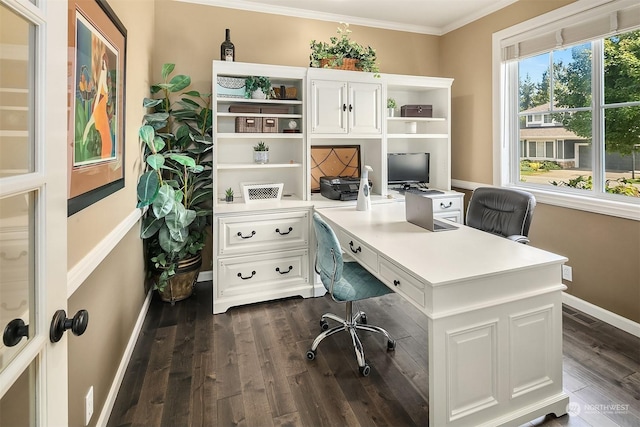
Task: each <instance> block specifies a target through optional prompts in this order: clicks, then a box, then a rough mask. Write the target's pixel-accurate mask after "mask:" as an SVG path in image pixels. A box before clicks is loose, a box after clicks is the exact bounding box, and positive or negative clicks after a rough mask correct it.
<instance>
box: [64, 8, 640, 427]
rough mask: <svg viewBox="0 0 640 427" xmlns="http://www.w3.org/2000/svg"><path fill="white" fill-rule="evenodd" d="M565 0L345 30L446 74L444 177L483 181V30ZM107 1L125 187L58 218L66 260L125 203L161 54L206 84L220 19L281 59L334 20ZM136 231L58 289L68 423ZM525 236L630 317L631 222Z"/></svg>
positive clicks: (260, 55)
mask: <svg viewBox="0 0 640 427" xmlns="http://www.w3.org/2000/svg"><path fill="white" fill-rule="evenodd" d="M568 3H571V1H569V0H556V1H544V0H521V1H520V2H518V3H516V4H514V5H512V6H509V7H508V8H506V9H504V10H502V11H499V12H497V13H494V14H492V15H490V16H488V17H486V18H484V19H481V20H479V21H477V22H475V23H472V24H469V25H467V26H465V27H463V28H461V29H459V30H456V31H453V32H451V33H449V34H447V35H445V36H443V37H435V36H428V35H419V34H412V33H402V32H397V31H386V30H379V29H372V28H365V27H358V26H352V29H353V31H354V33H353V37H354V39H356V40H357V41H359V42H361V43H363V44H370V45H372V46H374V47H375V48H376V49H377V52H378V56H379V62H380V68H381V71H382V72H385V73H398V74H415V75H432V76H446V77H453V78H454V79H455V81H454V84H453V117H454V121H453V135H452V140H453V141H452V151H453V155H452V157H453V159H452V162H453V164H452V166H453V178H454V179H459V180H464V181H470V182H478V183H487V184H490V183H491V180H492V152H491V150H492V132H491V119H492V116H491V114H492V112H491V35H492V33H493V32H495V31H497V30H500V29H503V28H505V27H508V26H510V25H513V24H515V23H518V22H521V21H524V20H526V19H529V18H531V17H533V16H536V15H538V14H541V13H544V12H547V11H549V10H553V9H555V8H557V7H560V6H563V5H565V4H568ZM109 4H110V5H111V7H112V8H113V9H114V10H115V12H116V13H117V15H118V16H119V18H120V19H121V21H122V22H123V23H124V25H125V27H126V28H127V31H128V46H127V48H128V52H127V89H126V99H127V103H126V108H127V111H126V119H127V120H126V122H127V129H126V135H127V136H126V186H125V188H124V189H123V190H120V191H119V192H117V193H115V194H113V195H111V196H109V197H108V198H106V199H104V200H102V201H100V202H98V203H96V204H95V205H92V206H90V207H88V208H86V209H85V210H83V211H81V212H79V213H77V214H76V215H74V216H72V217H70V218H69V220H68V234H69V241H68V245H69V248H68V260H69V267H70V268H71V267H73V266H74V265H76V264H77V263H78V262H80V260H82V258H83V257H84V256H85V255H86V254H87V253H88V252H89V251H90V250H92V249H93V248H94V247H96V245H98V244H99V243H100V242H101V241H102V240H103V239H104V238H105V236H107V235H108V234H109V232H110V231H111V230H112V229H113V228H114V227H116V226H117V225H118V224H119V223H120V222H122V221H123V220H124V218H125V217H126V216H127V215H128V214H129V213H131V211H132V209H133V207H134V206H135V201H136V196H135V187H136V182H137V176H138V171H139V163H138V138H137V130H138V126H139V124H140V123H141V119H142V115H143V114H144V111H143V109H142V107H141V102H142V99H143V98H144V97H145V96H148V87H149V83H151V82H156V81H158V80H159V70H160V67H161V65H162V64H163V63H165V62H174V63H175V64H176V71H177V72H179V73H183V74H189V75H190V76H191V77H192V79H193V86H192V87H193V88H194V89H197V90H200V91H203V92H210V88H211V61H212V60H213V59H218V58H219V50H220V43H221V42H222V40H223V38H224V29H225V28H230V29H231V39H232V41H233V43H234V44H235V46H236V50H237V60H238V61H243V62H257V63H268V64H281V65H292V66H307V65H308V56H309V41H310V40H311V39H322V40H325V39H328V37H329V36H330V35H333V34H334V33H335V29H336V28H337V23H331V22H324V21H313V20H308V19H296V18H287V17H280V16H276V15H269V14H260V13H252V12H243V11H236V10H230V9H222V8H216V7H206V6H202V5H193V4H188V3H179V2H174V1H169V0H156V1H155V2H154V1H153V0H136V1H130V0H109ZM137 233H138V229H137V227H134V228H133V229H132V230H131V231H130V232H129V233H128V234H127V236H126V237H125V238H124V239H123V240H122V241H121V242H120V243H119V245H118V246H117V247H116V248H115V249H114V250H113V251H112V253H111V254H110V255H109V256H108V257H107V259H105V261H104V262H103V263H102V264H101V265H100V266H99V267H98V268H97V269H96V271H95V272H94V273H93V274H92V275H91V276H90V277H89V278H88V279H87V281H86V282H85V283H84V284H83V285H82V286H81V287H80V289H78V290H77V291H76V293H75V294H74V295H73V296H72V297H71V298H70V300H69V310H68V311H69V313H70V314H73V313H75V311H77V310H78V309H81V308H85V309H88V310H89V313H90V318H91V321H90V325H89V328H88V330H87V332H86V333H85V335H84V336H83V337H80V338H78V337H71V338H70V339H69V413H70V425H83V414H82V411H83V409H82V404H83V401H84V395H85V394H86V392H87V389H88V387H89V386H90V385H93V386H94V387H95V397H94V399H95V415H94V418H93V420H92V424H91V425H95V421H96V419H97V415H98V414H99V413H100V411H101V408H102V406H103V404H104V399H105V397H106V395H107V393H108V388H109V386H110V385H111V383H112V381H113V379H114V375H115V372H116V369H117V366H118V364H119V362H120V360H121V357H122V353H123V351H124V349H125V346H126V344H127V340H128V339H129V336H130V334H131V331H132V329H133V326H134V323H135V320H136V316H137V315H138V313H139V311H140V308H141V306H142V303H143V299H144V289H143V262H142V258H141V253H142V252H141V251H142V245H141V241H140V239H139V238H138V234H137ZM531 237H532V239H533V241H534V244H535V245H536V246H539V247H542V248H545V249H549V250H552V251H554V252H558V253H560V254H562V255H565V256H567V257H568V258H569V259H570V261H569V264H570V265H572V266H573V267H574V272H573V274H574V280H573V282H571V283H569V285H570V287H569V292H570V293H572V294H574V295H576V296H577V297H579V298H582V299H585V300H586V301H589V302H592V303H594V304H597V305H600V306H602V307H604V308H605V309H607V310H611V311H613V312H615V313H618V314H620V315H622V316H624V317H627V318H629V319H632V320H634V321H636V322H639V321H640V301H639V300H640V266H639V263H638V262H637V254H638V253H640V248H639V246H640V223H639V222H637V221H628V220H623V219H618V218H612V217H607V216H602V215H595V214H589V213H585V212H579V211H574V210H570V209H562V208H556V207H552V206H545V205H539V207H538V210H537V211H536V215H535V219H534V222H533V225H532V229H531ZM210 252H211V247H210V245H209V248H208V253H205V254H204V256H205V259H209V260H210V259H211V253H210ZM620 254H625V255H622V256H621V255H620ZM626 254H630V255H626ZM633 256H635V258H633ZM621 259H622V260H621ZM208 268H209V269H210V268H211V265H210V263H209V267H208ZM205 269H206V264H205Z"/></svg>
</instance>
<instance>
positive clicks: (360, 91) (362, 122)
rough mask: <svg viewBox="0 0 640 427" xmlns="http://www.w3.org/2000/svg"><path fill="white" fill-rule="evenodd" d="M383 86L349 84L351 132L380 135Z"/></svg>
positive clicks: (348, 107)
mask: <svg viewBox="0 0 640 427" xmlns="http://www.w3.org/2000/svg"><path fill="white" fill-rule="evenodd" d="M381 94H382V85H381V84H372V83H349V104H348V106H347V110H348V111H349V132H350V133H363V134H380V133H381V132H382V118H381V116H380V111H381V107H380V99H381V98H380V97H381Z"/></svg>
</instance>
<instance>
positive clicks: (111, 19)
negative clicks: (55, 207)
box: [67, 0, 127, 216]
mask: <svg viewBox="0 0 640 427" xmlns="http://www.w3.org/2000/svg"><path fill="white" fill-rule="evenodd" d="M68 40H69V50H68V52H69V54H68V55H69V58H68V64H69V66H68V81H69V90H68V96H67V106H68V116H69V119H68V132H67V155H68V157H67V158H68V177H67V200H68V206H67V215H68V216H71V215H73V214H74V213H76V212H78V211H80V210H82V209H84V208H86V207H87V206H89V205H91V204H93V203H95V202H97V201H98V200H100V199H102V198H104V197H106V196H108V195H109V194H112V193H114V192H116V191H117V190H119V189H121V188H123V187H124V135H125V133H124V125H125V123H124V117H125V115H124V106H125V102H124V90H125V71H126V67H125V59H126V46H127V30H126V29H125V28H124V26H123V25H122V23H121V22H120V20H119V19H118V17H117V16H116V15H115V13H114V12H113V10H112V9H111V7H109V5H108V3H107V2H106V0H69V34H68Z"/></svg>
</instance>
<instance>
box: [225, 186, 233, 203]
mask: <svg viewBox="0 0 640 427" xmlns="http://www.w3.org/2000/svg"><path fill="white" fill-rule="evenodd" d="M224 200H225V201H226V202H227V203H231V202H233V189H232V188H231V187H229V188H227V189H226V191H225V192H224Z"/></svg>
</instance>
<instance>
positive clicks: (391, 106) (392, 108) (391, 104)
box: [387, 98, 398, 117]
mask: <svg viewBox="0 0 640 427" xmlns="http://www.w3.org/2000/svg"><path fill="white" fill-rule="evenodd" d="M397 107H398V104H397V103H396V100H395V99H393V98H388V99H387V111H388V112H389V117H393V116H394V115H395V112H396V108H397Z"/></svg>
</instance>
